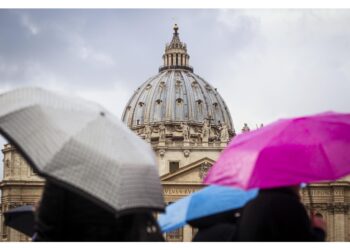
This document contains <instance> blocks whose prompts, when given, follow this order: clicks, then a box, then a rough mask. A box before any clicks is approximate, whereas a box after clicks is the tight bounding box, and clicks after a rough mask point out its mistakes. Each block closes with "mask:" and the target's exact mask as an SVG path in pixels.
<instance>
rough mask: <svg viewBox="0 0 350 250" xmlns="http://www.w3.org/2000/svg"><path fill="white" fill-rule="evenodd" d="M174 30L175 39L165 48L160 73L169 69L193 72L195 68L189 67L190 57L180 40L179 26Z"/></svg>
mask: <svg viewBox="0 0 350 250" xmlns="http://www.w3.org/2000/svg"><path fill="white" fill-rule="evenodd" d="M173 29H174V33H173V38H172V40H171V42H170V44H166V46H165V53H164V55H163V66H161V67H160V68H159V72H162V71H165V70H169V69H185V70H188V71H190V72H193V68H192V67H191V66H190V65H189V59H190V56H189V55H188V54H187V48H186V44H185V43H182V42H181V40H180V37H179V33H178V30H179V27H178V26H177V24H175V25H174V28H173Z"/></svg>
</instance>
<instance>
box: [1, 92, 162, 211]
mask: <svg viewBox="0 0 350 250" xmlns="http://www.w3.org/2000/svg"><path fill="white" fill-rule="evenodd" d="M0 133H2V134H3V135H4V136H5V137H6V138H7V139H8V140H9V141H10V142H11V143H12V144H14V145H15V146H16V147H17V148H18V149H19V150H20V151H21V153H22V154H23V156H24V157H25V158H26V160H27V161H28V162H29V163H30V165H31V166H32V167H33V168H34V170H36V172H38V173H39V175H42V176H44V177H46V178H48V179H51V180H52V181H56V182H58V183H59V184H61V185H65V186H66V187H68V188H70V189H71V190H73V191H76V192H78V193H80V194H82V195H84V196H87V197H89V198H91V199H93V200H94V201H95V202H97V203H100V204H101V205H105V206H106V207H107V208H110V209H112V210H113V211H116V212H120V211H123V212H126V211H130V210H131V209H132V210H133V209H150V210H163V209H164V200H163V195H162V187H161V184H160V179H159V175H158V169H157V163H156V159H155V156H154V152H153V150H152V148H151V147H150V145H149V144H147V143H146V142H144V141H143V140H142V139H140V138H139V137H138V136H137V135H136V134H134V133H133V132H132V131H131V130H130V129H129V128H128V127H126V126H125V125H124V124H123V123H122V122H121V121H120V120H119V119H118V118H116V117H114V116H113V115H112V114H110V113H109V112H108V111H106V110H105V109H104V108H102V107H100V106H99V105H97V104H94V103H92V102H88V101H84V100H81V99H78V98H73V97H68V96H63V95H58V94H55V93H53V92H50V91H46V90H43V89H39V88H21V89H17V90H14V91H10V92H7V93H5V94H2V95H0Z"/></svg>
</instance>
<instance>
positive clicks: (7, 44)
mask: <svg viewBox="0 0 350 250" xmlns="http://www.w3.org/2000/svg"><path fill="white" fill-rule="evenodd" d="M174 23H177V24H178V25H179V28H180V29H179V33H180V38H181V40H182V41H183V42H185V43H187V48H188V53H189V54H190V56H191V58H190V64H191V65H192V66H193V67H194V72H195V73H196V74H199V75H200V76H202V77H203V78H204V79H206V80H207V81H208V82H209V83H211V84H212V85H213V86H215V87H216V88H217V89H218V91H219V93H220V94H221V96H222V97H223V98H224V100H225V101H226V103H227V105H228V108H229V109H230V112H231V116H232V119H233V124H234V127H235V129H236V131H237V132H240V130H241V128H242V126H243V123H245V122H247V123H248V124H249V125H250V127H252V128H254V127H255V126H256V124H260V123H264V124H267V123H269V122H272V121H274V120H276V119H278V118H280V117H291V116H298V115H304V114H312V113H317V112H323V111H328V110H333V111H341V112H349V111H350V25H349V24H350V11H349V10H237V9H236V10H225V9H218V10H196V9H191V10H176V9H170V10H165V9H159V10H146V9H139V10H136V9H135V10H122V9H109V10H106V9H100V10H67V9H66V10H65V9H62V10H55V9H52V10H4V9H2V10H0V92H3V91H7V90H10V89H14V88H16V87H19V86H32V85H36V86H42V87H45V88H48V89H53V90H59V91H67V92H71V93H75V94H76V95H78V96H81V97H84V98H87V99H90V100H93V101H96V102H98V103H100V104H102V105H103V106H105V107H106V108H107V109H109V110H110V111H111V112H112V113H114V114H115V115H117V116H118V117H121V114H122V112H123V109H124V106H125V105H126V102H127V101H128V99H129V97H130V96H131V95H132V93H133V92H134V90H135V89H137V87H138V86H140V85H141V84H142V83H143V82H144V81H146V80H147V79H148V78H149V77H151V76H153V75H155V74H157V73H158V67H159V66H161V64H162V60H161V57H162V55H163V53H164V46H165V43H167V42H170V40H171V37H172V32H173V30H172V27H173V24H174ZM1 172H2V171H1Z"/></svg>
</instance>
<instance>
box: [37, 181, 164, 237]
mask: <svg viewBox="0 0 350 250" xmlns="http://www.w3.org/2000/svg"><path fill="white" fill-rule="evenodd" d="M35 229H36V235H35V237H34V239H33V240H34V241H164V238H163V236H162V234H161V232H160V229H159V226H158V224H157V222H156V220H155V219H154V217H153V215H152V213H151V212H149V211H147V212H141V211H140V212H135V213H130V214H126V215H121V216H120V217H118V216H116V214H115V213H112V212H109V211H108V210H106V209H104V208H102V207H100V206H99V205H97V204H96V203H94V202H92V201H90V200H88V199H85V198H84V197H82V196H80V195H78V194H76V193H73V192H71V191H69V190H67V189H66V188H63V187H61V186H58V185H56V184H54V183H52V182H50V181H47V182H46V186H45V189H44V193H43V197H42V200H41V204H40V207H39V209H38V212H37V218H36V226H35Z"/></svg>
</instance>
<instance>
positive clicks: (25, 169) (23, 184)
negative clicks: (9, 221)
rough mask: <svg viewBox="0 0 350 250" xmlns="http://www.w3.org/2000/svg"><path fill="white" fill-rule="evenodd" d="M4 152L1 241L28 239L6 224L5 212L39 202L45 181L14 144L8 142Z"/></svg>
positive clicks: (0, 217)
mask: <svg viewBox="0 0 350 250" xmlns="http://www.w3.org/2000/svg"><path fill="white" fill-rule="evenodd" d="M2 152H3V155H4V158H3V166H4V170H3V180H2V181H1V182H0V189H1V204H0V241H28V240H30V238H28V237H27V236H25V235H24V234H21V233H19V232H18V231H16V230H14V229H12V228H10V227H7V226H5V224H4V216H3V213H4V212H6V211H7V210H9V209H12V208H15V207H18V206H22V205H34V204H35V203H37V202H38V201H39V200H40V197H41V193H42V189H43V186H44V181H43V180H42V179H41V178H40V177H38V176H37V175H36V174H35V173H34V172H33V170H32V168H30V167H29V165H28V163H27V162H26V161H25V160H24V158H23V157H22V156H21V155H20V154H19V152H18V151H17V150H16V149H15V147H14V146H12V145H10V144H6V145H5V146H4V149H3V150H2Z"/></svg>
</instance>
